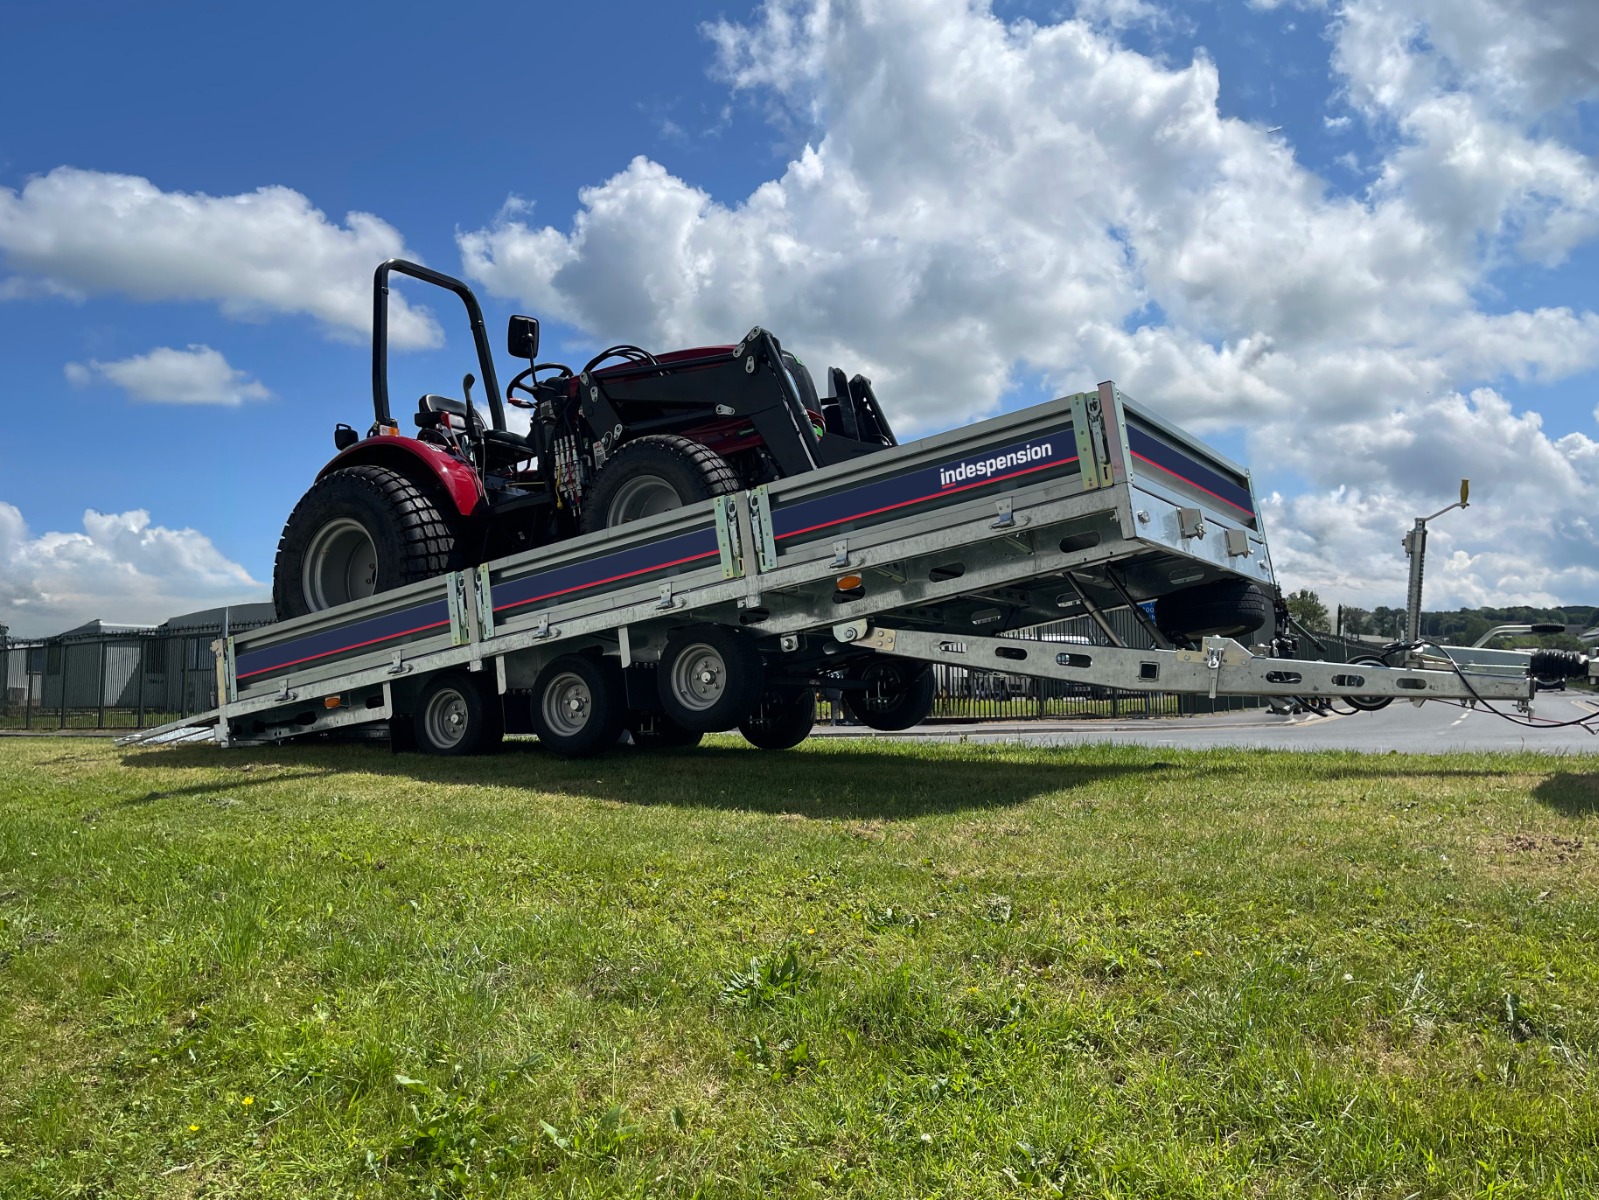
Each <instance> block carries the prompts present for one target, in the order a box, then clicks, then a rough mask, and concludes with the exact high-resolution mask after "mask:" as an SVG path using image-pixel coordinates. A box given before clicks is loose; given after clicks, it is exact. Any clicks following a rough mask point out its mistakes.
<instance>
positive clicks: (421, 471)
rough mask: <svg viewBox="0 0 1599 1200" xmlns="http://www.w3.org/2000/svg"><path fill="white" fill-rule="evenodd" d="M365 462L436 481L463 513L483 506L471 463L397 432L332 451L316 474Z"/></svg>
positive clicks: (471, 514) (417, 478) (471, 511)
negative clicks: (335, 452)
mask: <svg viewBox="0 0 1599 1200" xmlns="http://www.w3.org/2000/svg"><path fill="white" fill-rule="evenodd" d="M365 464H372V465H375V466H380V467H388V468H389V469H390V470H394V471H399V472H400V473H401V474H403V475H406V476H408V477H410V478H412V479H415V480H417V481H418V482H419V483H426V482H429V481H436V482H437V483H438V486H439V489H440V490H441V491H442V492H443V493H444V495H445V496H447V497H448V498H449V502H450V504H451V506H453V508H454V509H455V511H456V512H457V513H459V514H460V515H461V516H463V517H470V516H473V515H474V514H476V513H477V512H478V510H479V509H481V508H482V507H483V492H482V488H481V487H480V486H479V484H478V477H477V473H476V472H475V471H473V470H472V468H471V467H469V466H467V465H466V464H465V463H463V462H462V461H461V460H460V459H458V458H456V457H454V456H453V455H451V454H446V453H445V452H444V451H443V450H440V449H438V448H437V447H436V446H429V445H427V444H426V443H425V442H419V441H417V440H416V439H415V438H409V437H404V436H401V435H398V434H380V435H378V436H375V437H368V438H362V439H361V440H360V441H359V442H357V443H355V445H353V446H351V447H350V448H349V449H347V450H341V451H340V452H339V453H338V454H336V455H334V456H333V458H332V459H330V460H329V461H328V464H327V466H325V467H323V468H322V469H321V470H320V471H318V472H317V476H316V477H317V478H318V479H321V478H322V477H323V476H324V475H327V474H329V473H330V472H333V471H337V470H339V468H341V467H355V466H362V465H365Z"/></svg>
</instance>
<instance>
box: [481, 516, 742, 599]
mask: <svg viewBox="0 0 1599 1200" xmlns="http://www.w3.org/2000/svg"><path fill="white" fill-rule="evenodd" d="M719 553H720V551H719V550H718V549H717V545H716V530H715V529H697V530H695V531H694V532H693V533H680V534H678V535H677V536H676V537H670V538H667V539H665V540H664V541H659V542H649V543H647V544H645V545H643V546H635V547H633V549H631V550H619V551H617V552H616V553H615V554H606V555H603V556H601V557H599V558H591V559H587V560H585V561H583V562H576V563H571V564H569V565H567V566H564V567H556V568H554V569H553V570H550V571H541V572H539V573H538V574H537V575H528V576H525V577H524V578H521V579H515V580H509V581H506V582H501V583H496V584H495V585H494V611H495V612H504V611H505V610H506V609H508V608H519V607H521V606H522V605H524V604H536V603H537V602H538V601H540V600H553V599H555V598H556V597H557V596H566V595H570V594H571V593H572V592H581V591H585V590H587V589H588V588H595V587H601V586H603V585H605V584H607V583H618V582H620V581H621V580H624V579H633V578H636V577H637V576H640V575H648V574H650V573H651V572H653V571H664V570H666V569H667V568H668V567H681V566H686V565H687V564H689V563H695V562H700V561H701V560H703V559H707V558H715V557H717V555H718V554H719Z"/></svg>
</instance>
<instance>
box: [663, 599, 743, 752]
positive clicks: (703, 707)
mask: <svg viewBox="0 0 1599 1200" xmlns="http://www.w3.org/2000/svg"><path fill="white" fill-rule="evenodd" d="M765 679H766V667H765V664H764V663H762V662H761V654H760V651H759V650H757V649H756V648H755V643H754V642H753V641H752V640H751V639H750V638H748V637H746V636H745V635H744V634H742V633H740V632H739V631H738V630H736V629H732V628H729V627H728V626H726V625H709V624H706V625H690V626H689V627H688V628H686V629H680V630H678V631H677V632H676V633H674V634H672V636H671V637H669V638H668V639H667V640H666V648H665V650H663V651H662V652H661V666H660V670H659V672H658V673H657V674H656V677H655V682H656V688H657V690H658V692H659V694H660V699H661V707H662V708H663V709H665V711H666V715H667V717H669V718H670V719H671V720H673V721H675V722H676V723H677V724H679V725H681V726H682V727H683V728H684V729H695V730H699V731H700V732H702V733H719V732H721V731H722V730H725V729H732V728H734V727H735V726H737V725H738V723H739V722H740V721H742V720H744V719H745V718H746V717H748V716H749V715H750V713H751V712H753V711H754V710H755V706H756V705H757V704H759V703H760V700H761V692H762V690H763V688H764V686H765Z"/></svg>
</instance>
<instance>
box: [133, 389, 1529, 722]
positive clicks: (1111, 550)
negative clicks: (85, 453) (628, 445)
mask: <svg viewBox="0 0 1599 1200" xmlns="http://www.w3.org/2000/svg"><path fill="white" fill-rule="evenodd" d="M1245 580H1247V581H1249V582H1250V583H1253V584H1255V585H1257V586H1258V587H1259V588H1260V589H1262V590H1263V591H1266V592H1270V591H1273V590H1274V589H1275V584H1276V580H1275V576H1274V573H1273V568H1272V563H1271V557H1270V553H1269V549H1268V546H1267V541H1266V534H1265V530H1264V528H1263V525H1262V521H1261V518H1260V513H1259V507H1258V505H1257V502H1256V498H1255V495H1254V490H1253V486H1252V483H1251V480H1250V476H1249V473H1248V472H1247V471H1246V470H1244V469H1243V468H1242V467H1239V466H1237V465H1235V464H1233V463H1231V462H1229V461H1228V460H1227V459H1225V458H1224V457H1222V456H1221V455H1219V454H1217V453H1216V452H1215V451H1213V450H1211V449H1209V448H1208V447H1206V446H1204V445H1203V444H1202V443H1201V442H1199V441H1197V440H1195V439H1194V438H1191V437H1189V436H1188V435H1187V434H1185V433H1183V432H1182V431H1181V430H1179V429H1177V428H1176V427H1174V426H1173V425H1171V424H1169V423H1167V422H1165V421H1163V420H1162V419H1160V418H1159V417H1157V416H1156V415H1155V414H1154V413H1153V412H1151V411H1150V410H1148V409H1145V408H1143V407H1141V406H1139V405H1137V404H1135V403H1134V402H1132V401H1131V400H1129V399H1128V398H1126V397H1125V396H1123V395H1122V394H1121V393H1120V391H1119V390H1118V389H1117V388H1116V387H1115V385H1114V384H1111V383H1104V384H1101V385H1100V386H1099V388H1098V389H1097V390H1096V391H1093V392H1084V393H1079V394H1077V395H1072V396H1067V397H1064V398H1062V399H1058V400H1054V401H1051V402H1049V403H1046V404H1042V405H1038V406H1036V407H1032V408H1028V409H1025V410H1022V411H1019V412H1016V413H1012V414H1008V415H1005V416H1001V417H996V418H994V419H991V420H987V421H983V422H980V423H978V424H975V425H972V426H969V427H966V428H963V429H960V430H956V431H953V432H950V433H945V434H940V435H937V436H934V437H930V438H926V439H924V440H922V441H918V442H913V443H909V444H906V445H902V446H898V447H895V448H892V449H885V450H883V451H882V452H880V453H875V454H871V455H868V456H865V457H861V458H858V459H855V460H853V461H851V462H847V463H843V464H839V465H836V466H832V467H827V468H824V469H821V470H816V471H811V472H808V473H805V474H802V475H799V476H796V477H792V478H787V479H783V480H781V481H778V482H776V483H772V484H768V485H765V486H762V487H758V488H755V489H752V490H749V491H743V492H737V493H734V494H731V495H725V496H719V497H716V498H714V499H712V500H708V501H704V502H701V503H699V504H695V505H690V506H687V507H684V508H680V509H676V510H674V511H671V512H667V513H662V514H660V515H657V516H654V517H649V518H646V519H643V520H639V521H636V522H632V523H629V524H626V525H622V526H619V527H616V528H612V529H608V530H603V531H600V532H596V533H592V534H588V535H584V536H581V537H576V538H573V539H570V540H568V541H564V542H561V543H558V544H555V545H553V546H547V547H542V548H539V549H536V550H531V551H527V552H524V553H520V554H516V555H512V556H509V557H506V558H502V559H498V560H496V561H494V562H491V563H488V564H485V565H483V566H480V567H477V568H476V569H473V570H468V571H457V572H451V573H450V574H447V575H444V576H441V577H439V578H436V579H431V580H426V581H423V582H420V583H415V584H412V585H409V586H406V587H402V588H399V589H396V590H393V591H388V592H384V593H381V594H378V595H375V596H372V597H370V598H368V599H365V600H359V601H355V602H353V603H350V604H346V605H342V606H339V607H336V608H331V609H327V610H324V611H321V612H316V613H312V614H309V615H307V616H303V617H297V618H294V619H292V620H286V621H280V622H278V623H276V624H272V625H267V626H264V627H261V628H258V629H253V630H250V631H248V632H240V633H237V634H234V635H232V636H228V637H225V638H224V639H223V640H221V641H220V642H219V643H218V646H217V649H218V654H217V687H218V693H217V694H218V700H219V704H218V707H217V708H216V709H215V710H214V711H212V712H209V713H205V714H201V715H200V716H197V717H192V718H189V719H187V720H185V721H180V722H175V723H173V724H171V725H167V726H162V727H160V728H158V729H153V730H147V731H143V732H141V733H139V734H135V735H133V736H132V737H130V738H127V739H124V741H128V742H138V741H160V740H170V739H173V738H178V737H185V736H200V735H204V736H207V737H209V738H212V739H214V740H215V741H216V742H217V743H218V744H220V745H222V746H238V745H260V744H270V743H277V742H282V741H286V740H288V739H291V738H297V737H304V736H310V735H319V734H331V733H341V732H342V733H357V732H364V733H366V734H368V735H382V734H385V733H386V734H388V735H389V736H390V737H392V738H394V739H395V741H396V743H397V744H402V745H403V744H406V743H407V742H408V740H409V739H410V738H411V737H412V736H413V735H414V737H415V739H416V741H417V743H418V745H419V748H421V749H424V750H431V751H435V752H440V753H450V752H453V751H454V750H456V749H457V748H459V747H466V748H475V747H476V746H478V745H479V744H480V743H479V740H478V739H477V738H476V737H472V738H464V737H463V733H464V732H470V731H464V730H463V726H464V725H465V724H468V723H471V722H477V723H479V724H480V725H481V724H484V723H486V724H487V725H488V727H489V734H490V738H489V740H493V739H494V738H496V737H497V736H498V733H499V732H501V731H506V730H509V731H512V732H516V731H522V730H527V729H529V728H537V729H538V730H539V732H540V734H541V737H543V738H544V739H545V740H547V741H550V742H551V743H552V744H553V745H554V746H555V748H556V749H558V750H561V751H563V752H571V753H587V752H594V751H595V750H596V749H599V748H603V747H602V746H598V745H594V744H591V743H592V742H593V739H592V738H590V739H588V741H585V740H584V738H583V737H582V736H581V735H582V734H583V731H584V728H585V727H590V731H591V732H592V727H591V725H592V721H593V720H594V719H597V716H596V713H595V712H594V710H595V709H597V708H604V709H607V714H608V715H606V717H605V719H606V720H607V721H609V722H610V727H609V728H608V730H607V731H606V732H607V733H608V740H604V739H602V741H604V744H606V745H609V744H614V743H615V741H616V740H617V732H616V725H617V723H618V722H619V720H620V718H618V717H617V716H615V715H614V713H609V710H610V709H614V708H616V706H617V704H622V705H623V706H624V707H625V710H626V722H625V723H626V724H627V725H628V726H629V727H631V728H633V729H634V730H635V732H636V733H637V732H640V731H642V732H643V733H645V734H648V733H649V732H650V728H651V722H652V720H654V719H657V717H658V714H660V713H661V712H662V711H663V702H662V700H661V697H662V696H663V695H664V696H665V697H666V709H665V711H668V712H675V713H679V714H681V713H683V712H689V713H690V714H692V713H694V712H695V711H696V709H695V705H697V704H698V705H701V706H702V707H704V706H714V705H715V704H722V707H723V709H725V707H726V705H725V703H723V701H725V700H726V699H727V698H728V696H729V693H730V692H731V693H738V691H739V688H740V687H745V691H744V693H743V695H745V697H746V699H745V701H744V703H745V704H746V705H747V704H749V703H753V702H752V701H750V700H749V699H748V697H750V696H756V697H759V696H763V695H767V694H769V693H770V690H771V689H772V688H773V687H787V688H791V689H792V688H801V687H814V686H841V687H845V688H851V687H853V688H873V687H878V688H881V687H883V686H885V685H884V683H883V680H884V679H887V680H888V685H890V686H892V685H893V684H894V680H895V676H893V674H892V672H889V673H888V674H886V675H885V674H883V673H882V672H879V673H878V674H877V675H876V676H874V675H873V669H874V665H881V664H885V663H896V662H897V663H901V664H904V663H906V662H907V661H909V662H910V663H927V662H943V663H952V664H956V665H960V666H963V667H968V668H981V669H986V670H993V671H1003V672H1006V673H1009V674H1023V675H1034V676H1038V677H1044V678H1055V679H1067V680H1071V681H1074V682H1080V683H1085V684H1098V685H1103V686H1108V687H1115V688H1122V689H1127V690H1133V691H1138V690H1144V691H1167V692H1193V693H1200V694H1207V695H1211V696H1220V695H1282V696H1318V697H1326V698H1331V697H1339V696H1356V697H1365V698H1367V699H1373V698H1381V697H1397V698H1405V699H1412V700H1418V701H1419V700H1426V699H1450V700H1477V699H1497V700H1509V701H1514V702H1515V703H1516V704H1517V705H1518V706H1519V707H1521V708H1522V709H1523V711H1530V702H1531V698H1532V694H1533V689H1532V681H1531V679H1530V678H1527V677H1521V678H1514V677H1507V676H1505V675H1503V674H1500V675H1490V674H1483V675H1466V674H1463V673H1461V672H1460V671H1459V670H1457V669H1450V670H1413V669H1400V668H1389V667H1385V666H1382V665H1380V664H1363V665H1360V666H1358V667H1351V666H1348V665H1345V664H1337V663H1323V662H1302V661H1296V660H1290V659H1283V658H1273V657H1268V656H1266V655H1265V654H1262V653H1257V652H1255V651H1251V650H1250V649H1247V648H1246V647H1245V646H1243V645H1241V644H1240V643H1238V642H1237V641H1234V640H1232V639H1231V638H1227V637H1214V636H1195V637H1192V638H1187V639H1177V640H1174V639H1173V638H1172V637H1171V636H1169V635H1170V629H1169V628H1168V629H1166V630H1162V629H1161V628H1160V627H1159V625H1157V623H1156V622H1154V621H1153V620H1151V619H1150V617H1149V616H1148V614H1147V613H1146V612H1145V608H1146V607H1147V605H1146V602H1148V601H1157V603H1158V604H1162V605H1167V606H1172V608H1171V611H1180V610H1181V609H1182V607H1183V606H1184V604H1185V603H1186V601H1185V599H1184V598H1185V597H1201V598H1203V597H1206V596H1209V595H1211V594H1213V593H1214V591H1215V589H1216V587H1217V586H1218V585H1225V584H1227V582H1228V581H1232V586H1233V587H1234V589H1235V590H1236V588H1237V587H1238V585H1239V581H1245ZM1207 589H1208V590H1207ZM1257 602H1258V603H1264V598H1263V597H1260V598H1259V599H1258V601H1257ZM1203 603H1204V601H1203V599H1201V605H1202V606H1203ZM1124 608H1125V609H1131V610H1132V612H1133V613H1134V615H1135V616H1137V617H1138V619H1139V620H1140V621H1142V622H1143V623H1144V625H1145V627H1146V629H1147V630H1148V632H1149V636H1150V640H1151V641H1152V642H1153V643H1154V645H1155V646H1156V648H1155V649H1135V648H1129V647H1126V646H1123V645H1120V644H1119V643H1118V639H1117V638H1116V635H1115V633H1114V632H1113V628H1112V626H1111V624H1110V623H1109V621H1108V620H1106V616H1105V614H1107V613H1108V612H1110V611H1112V610H1115V609H1124ZM1207 615H1208V614H1207ZM1073 616H1087V617H1090V618H1092V619H1094V620H1095V621H1096V622H1097V623H1098V625H1099V627H1100V628H1101V629H1102V630H1103V631H1104V633H1105V635H1106V640H1107V641H1108V642H1110V643H1111V644H1110V645H1095V646H1084V645H1077V644H1062V643H1059V642H1041V641H1029V640H1027V639H1025V638H1019V637H1000V636H997V635H999V634H1002V633H1013V632H1015V631H1021V630H1026V629H1027V628H1030V627H1033V626H1037V625H1040V624H1043V623H1046V622H1049V621H1056V620H1060V619H1062V618H1064V617H1073ZM1167 624H1168V626H1169V624H1170V623H1169V622H1168V623H1167ZM696 638H698V640H697V641H696V640H695V639H696ZM1185 643H1186V644H1185ZM685 647H688V649H685ZM729 647H734V648H739V647H745V648H748V653H747V654H746V655H744V656H743V657H742V658H741V656H740V655H739V654H729V653H728V648H729ZM691 652H692V653H699V654H700V655H701V656H700V657H699V658H698V659H693V660H692V661H689V660H688V659H686V658H685V655H686V654H690V653H691ZM707 654H708V657H707ZM718 655H720V657H718ZM573 656H576V658H577V659H580V660H586V661H590V662H592V663H595V664H598V665H599V666H600V667H603V669H604V672H605V673H606V678H607V679H610V680H613V681H616V682H615V683H614V685H613V684H610V683H603V684H601V685H597V684H596V682H595V680H596V679H597V678H598V677H597V676H595V675H594V674H593V672H592V671H587V672H586V671H585V670H579V671H577V672H576V676H575V677H574V675H573V672H572V671H571V670H566V671H565V673H564V674H563V673H562V671H561V670H560V669H558V668H559V667H560V664H570V663H572V662H574V657H573ZM707 664H709V666H707ZM752 664H753V665H754V669H755V670H756V671H757V672H759V673H760V674H761V679H760V680H759V681H757V682H756V683H755V684H754V685H753V686H754V689H755V690H754V691H753V692H751V691H749V690H748V688H747V687H746V685H747V684H748V681H747V680H744V679H739V678H735V677H734V676H736V675H737V674H738V673H739V672H741V671H743V672H745V673H747V672H748V670H749V669H750V667H751V666H752ZM579 665H581V663H579ZM552 668H557V669H555V670H554V674H553V676H552ZM702 668H703V669H702ZM874 678H875V679H876V682H873V680H874ZM444 679H447V680H449V681H451V683H450V685H449V687H446V688H444V691H446V692H449V691H450V689H451V688H453V689H454V692H453V695H454V698H455V703H454V704H453V706H451V705H445V706H443V707H442V708H441V707H440V705H439V702H438V699H437V696H438V693H439V690H440V683H439V681H440V680H444ZM899 679H900V681H901V682H903V679H904V676H903V675H901V676H900V677H899ZM463 681H464V682H463ZM596 686H599V688H600V690H601V691H604V690H606V689H607V688H612V687H613V686H614V687H615V688H620V689H621V690H620V692H618V693H617V695H613V696H605V695H598V694H596V692H595V689H596ZM556 688H560V689H564V690H562V691H560V692H559V694H556V693H555V692H553V691H552V689H556ZM674 688H676V691H674V690H673V689H674ZM473 692H476V693H477V694H476V695H475V696H474V695H472V694H471V693H473ZM618 697H620V699H618ZM685 706H686V707H685ZM435 709H436V710H438V711H436V712H433V717H432V718H430V717H429V716H428V713H429V712H432V711H433V710H435ZM707 711H708V710H707ZM541 712H542V714H543V717H544V721H543V724H542V726H541V725H540V723H539V720H538V718H539V715H540V713H541ZM530 714H531V721H530ZM552 721H553V725H552V724H551V723H552ZM452 722H453V725H452ZM737 723H738V722H737V721H736V720H735V721H732V722H728V721H727V720H726V719H725V717H724V718H723V719H722V720H721V722H720V724H719V725H717V724H715V723H714V722H709V721H708V722H707V723H705V724H703V725H702V726H701V728H712V727H720V728H730V727H732V726H733V725H734V724H737ZM807 728H808V726H807ZM568 735H572V736H568ZM801 736H803V734H802V735H801ZM640 740H648V739H647V737H646V738H642V739H640Z"/></svg>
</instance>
